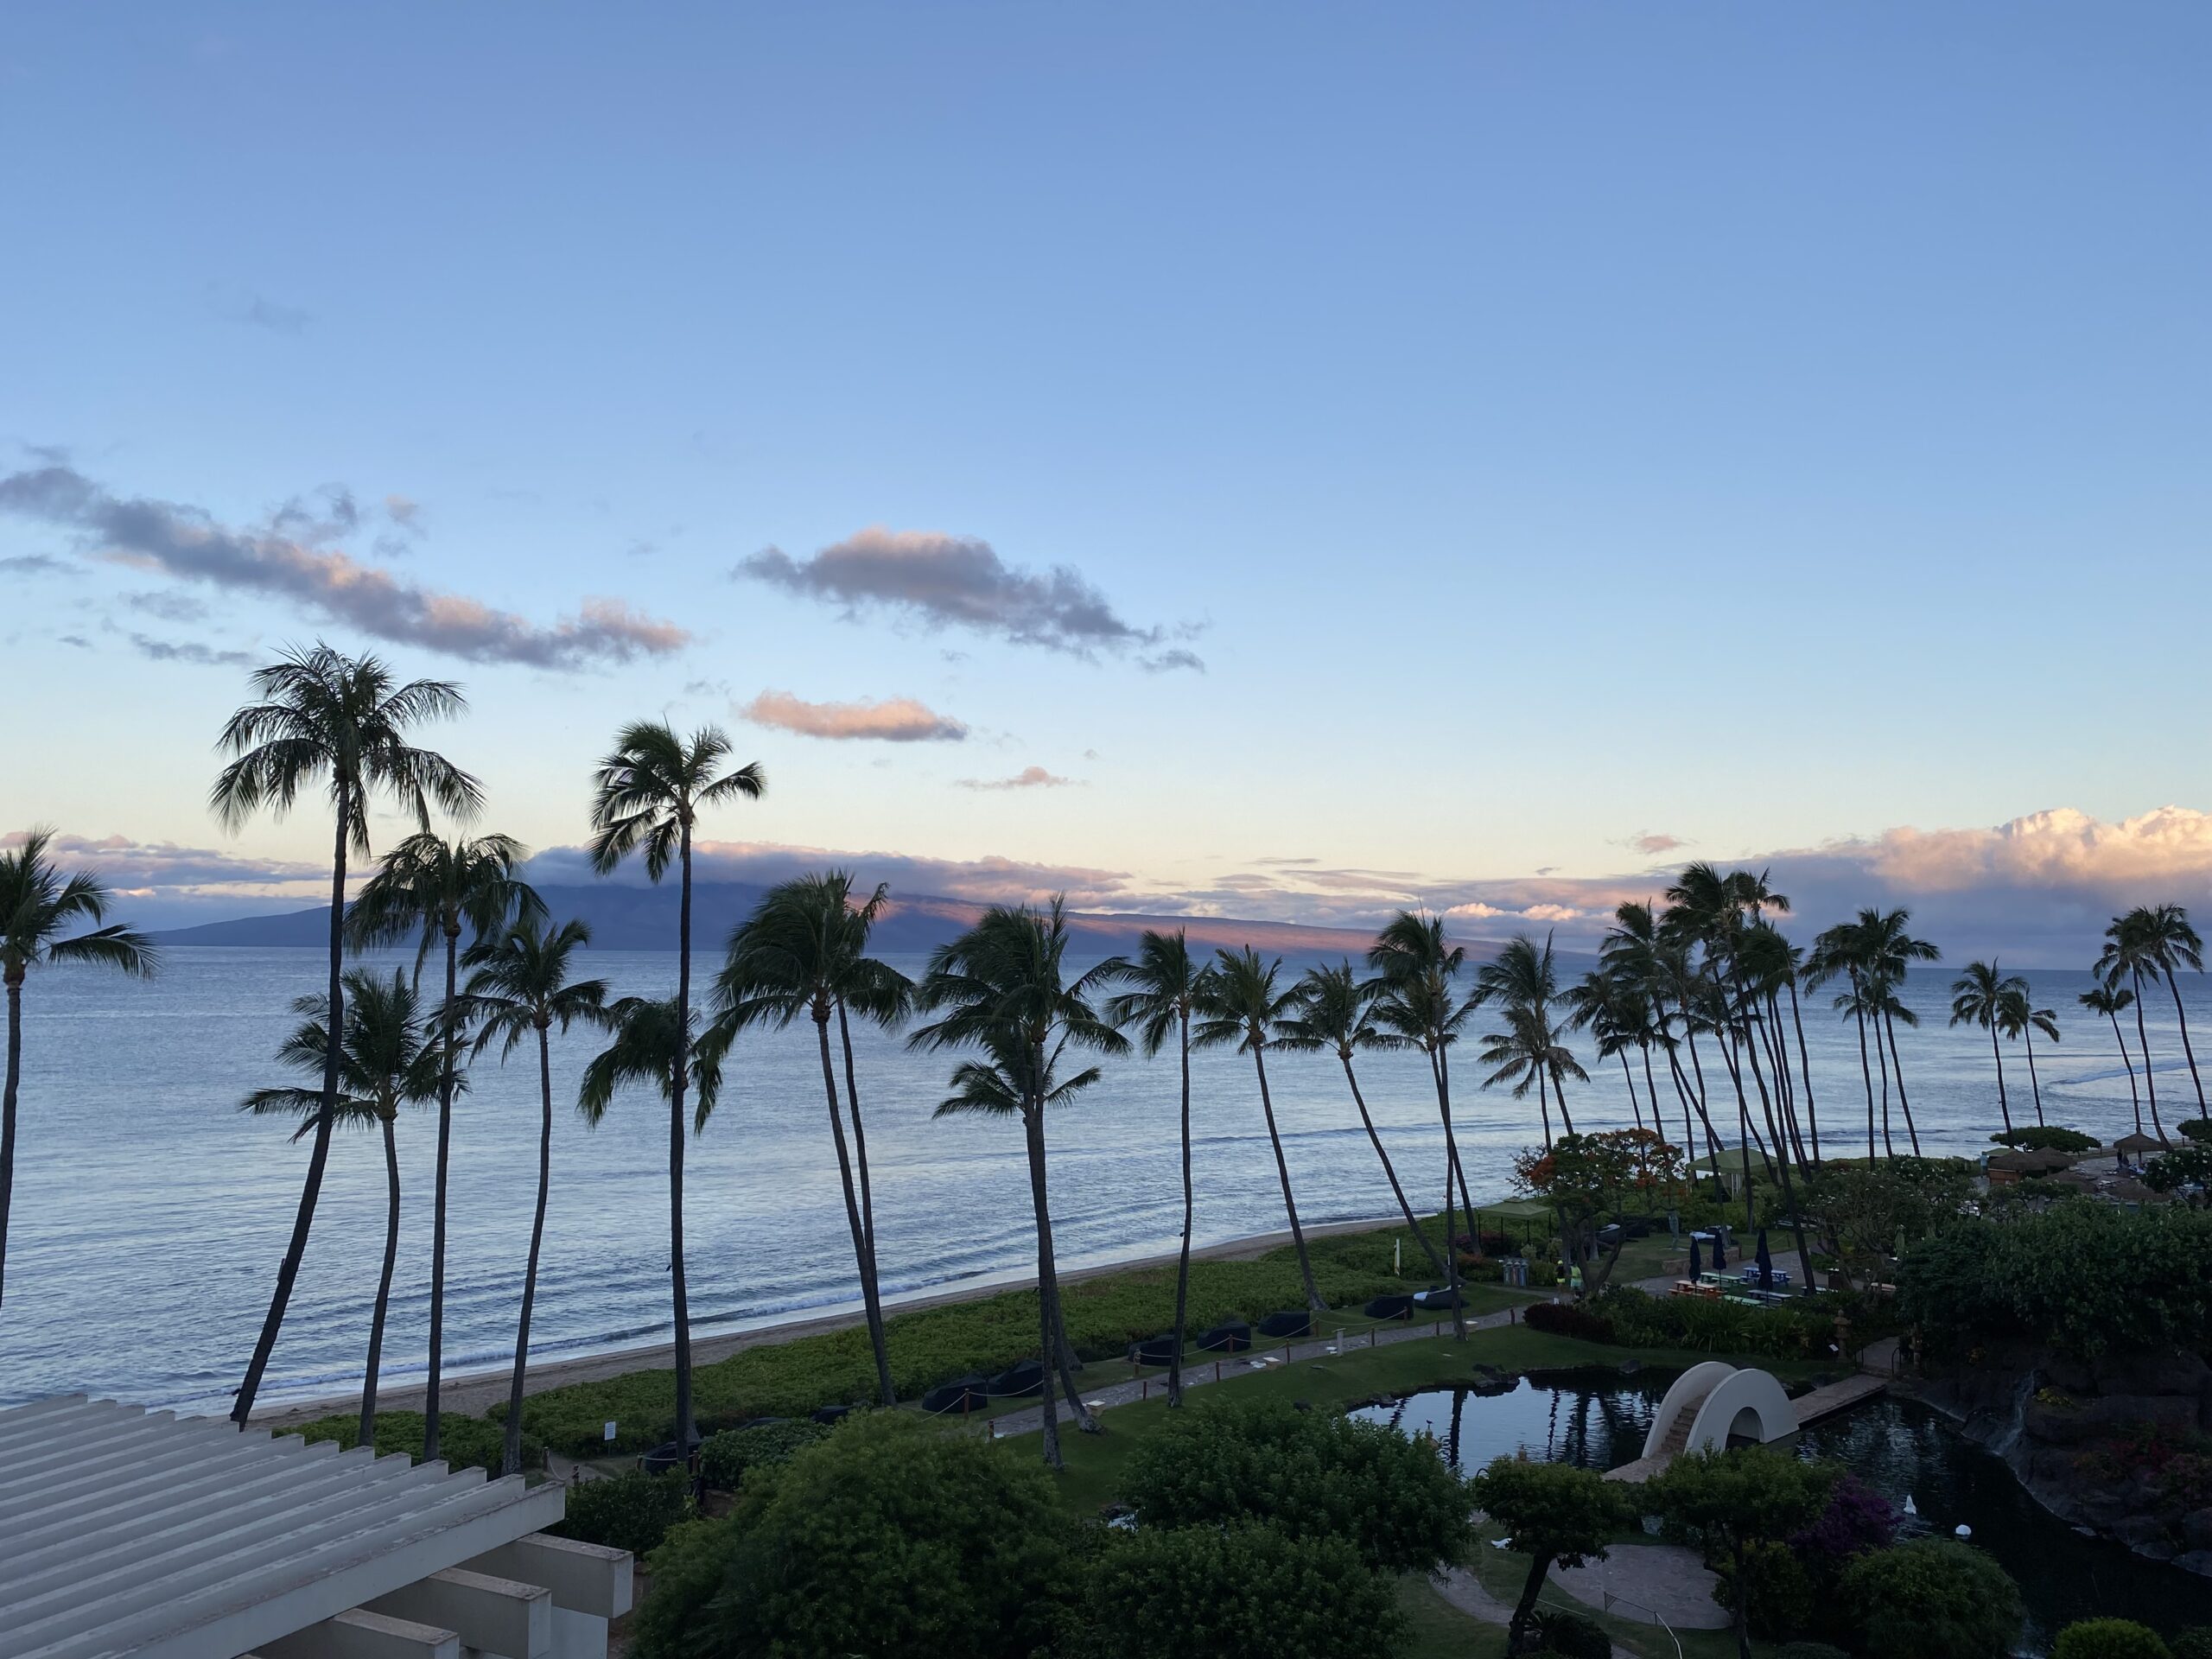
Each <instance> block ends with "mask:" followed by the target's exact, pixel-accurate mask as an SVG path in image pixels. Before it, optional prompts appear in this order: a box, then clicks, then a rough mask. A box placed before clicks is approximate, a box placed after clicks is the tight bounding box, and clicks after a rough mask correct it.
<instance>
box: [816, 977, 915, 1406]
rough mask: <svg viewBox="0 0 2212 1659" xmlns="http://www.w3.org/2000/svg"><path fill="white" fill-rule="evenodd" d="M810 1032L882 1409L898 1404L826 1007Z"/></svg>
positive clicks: (819, 1014) (877, 1392)
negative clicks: (818, 1051)
mask: <svg viewBox="0 0 2212 1659" xmlns="http://www.w3.org/2000/svg"><path fill="white" fill-rule="evenodd" d="M814 1034H815V1036H816V1037H817V1039H819V1040H820V1044H821V1048H822V1092H823V1094H824V1095H825V1096H828V1097H829V1139H830V1141H831V1143H832V1144H833V1145H834V1146H836V1149H837V1180H838V1184H839V1185H841V1186H842V1187H843V1189H844V1193H845V1224H846V1225H847V1226H848V1227H849V1228H850V1229H851V1230H852V1235H853V1262H854V1266H855V1270H856V1271H857V1272H858V1273H859V1274H860V1278H861V1306H863V1307H864V1308H865V1309H866V1310H867V1316H868V1345H869V1346H870V1347H871V1348H872V1349H874V1351H875V1387H876V1394H877V1396H878V1397H879V1398H880V1400H881V1401H882V1402H883V1404H884V1407H885V1408H886V1409H888V1408H891V1407H892V1406H894V1405H896V1404H898V1403H899V1402H898V1401H897V1400H896V1399H895V1398H894V1397H893V1395H892V1392H891V1354H890V1351H889V1350H888V1349H887V1348H886V1347H885V1346H884V1341H883V1313H882V1310H881V1309H880V1307H878V1306H877V1305H876V1300H875V1275H874V1274H873V1273H871V1272H870V1271H869V1270H868V1268H869V1263H868V1234H867V1232H866V1231H865V1230H863V1229H862V1227H861V1205H860V1198H859V1196H858V1194H856V1193H855V1192H854V1190H853V1160H852V1159H851V1157H850V1156H849V1154H848V1153H847V1152H846V1149H845V1116H844V1114H843V1112H842V1111H841V1110H839V1109H838V1105H837V1073H836V1069H835V1068H834V1067H833V1066H832V1065H831V1064H830V1059H829V1010H828V1009H827V1008H823V1009H822V1010H821V1012H819V1013H818V1014H816V1015H815V1019H814Z"/></svg>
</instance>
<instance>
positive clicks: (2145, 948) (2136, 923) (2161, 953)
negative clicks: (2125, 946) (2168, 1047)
mask: <svg viewBox="0 0 2212 1659" xmlns="http://www.w3.org/2000/svg"><path fill="white" fill-rule="evenodd" d="M2113 926H2114V927H2116V928H2118V929H2119V930H2120V932H2121V934H2122V935H2123V936H2124V937H2126V938H2127V939H2128V940H2129V941H2130V942H2131V944H2132V946H2133V950H2134V951H2135V952H2136V954H2137V955H2138V956H2139V958H2140V960H2141V961H2142V962H2143V963H2145V966H2147V967H2149V968H2152V969H2155V970H2156V971H2155V972H2154V973H2153V975H2152V977H2153V978H2157V977H2160V976H2163V977H2164V980H2165V982H2166V988H2167V990H2169V991H2171V993H2172V994H2173V999H2174V1020H2175V1021H2176V1023H2177V1024H2178V1025H2179V1026H2180V1027H2181V1052H2182V1054H2183V1058H2186V1059H2187V1060H2188V1061H2189V1079H2190V1082H2191V1083H2192V1084H2195V1085H2196V1115H2197V1116H2199V1117H2212V1112H2208V1111H2207V1110H2206V1109H2205V1103H2204V1079H2203V1078H2202V1077H2199V1076H2198V1075H2197V1071H2196V1049H2195V1048H2193V1047H2192V1046H2190V1040H2189V1011H2188V1010H2187V1009H2186V1008H2184V1007H2183V1006H2182V1001H2181V982H2180V981H2179V980H2178V979H2177V978H2176V977H2175V969H2177V968H2194V969H2196V971H2197V972H2198V973H2200V974H2201V973H2202V972H2203V971H2204V941H2203V940H2202V939H2201V938H2198V937H2197V933H2196V929H2195V928H2193V927H2191V926H2190V925H2189V912H2187V911H2186V910H2183V908H2182V907H2181V906H2179V905H2139V906H2136V907H2135V908H2134V909H2133V910H2131V911H2129V912H2127V914H2126V915H2125V916H2122V917H2120V918H2119V919H2118V920H2117V921H2115V922H2114V923H2113Z"/></svg>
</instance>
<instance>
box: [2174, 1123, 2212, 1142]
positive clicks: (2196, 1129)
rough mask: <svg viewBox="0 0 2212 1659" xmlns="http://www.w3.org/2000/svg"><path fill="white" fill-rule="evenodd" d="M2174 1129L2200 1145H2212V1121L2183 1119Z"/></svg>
mask: <svg viewBox="0 0 2212 1659" xmlns="http://www.w3.org/2000/svg"><path fill="white" fill-rule="evenodd" d="M2174 1127H2175V1128H2177V1130H2179V1131H2180V1133H2182V1134H2183V1135H2187V1136H2188V1137H2189V1138H2190V1140H2192V1141H2196V1142H2198V1143H2199V1144H2200V1145H2207V1144H2212V1119H2207V1118H2202V1117H2184V1118H2183V1119H2182V1121H2181V1122H2179V1123H2177V1124H2176V1125H2175V1126H2174Z"/></svg>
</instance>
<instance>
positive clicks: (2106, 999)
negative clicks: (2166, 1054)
mask: <svg viewBox="0 0 2212 1659" xmlns="http://www.w3.org/2000/svg"><path fill="white" fill-rule="evenodd" d="M2075 1001H2078V1002H2079V1003H2081V1005H2082V1007H2085V1008H2087V1009H2088V1011H2089V1012H2090V1013H2092V1014H2102V1015H2104V1016H2105V1018H2106V1019H2107V1020H2110V1021H2111V1022H2112V1039H2113V1042H2114V1043H2116V1044H2118V1045H2119V1046H2120V1064H2121V1065H2124V1066H2126V1068H2127V1097H2128V1099H2129V1100H2130V1101H2132V1102H2133V1103H2134V1106H2135V1133H2136V1134H2138V1135H2140V1134H2142V1133H2143V1091H2142V1090H2139V1089H2138V1088H2137V1087H2136V1086H2135V1061H2134V1059H2133V1057H2132V1056H2131V1055H2130V1054H2129V1053H2128V1052H2127V1039H2126V1037H2124V1036H2122V1035H2121V1034H2120V1014H2122V1013H2123V1012H2124V1011H2126V1009H2127V1008H2129V1007H2132V1006H2133V1004H2134V1001H2135V993H2134V992H2133V991H2131V990H2129V989H2128V988H2127V987H2126V986H2125V985H2097V986H2093V987H2092V988H2089V989H2088V990H2086V991H2084V992H2082V994H2081V995H2080V996H2078V997H2076V998H2075ZM2160 1138H2161V1139H2163V1138H2164V1137H2163V1136H2161V1137H2160Z"/></svg>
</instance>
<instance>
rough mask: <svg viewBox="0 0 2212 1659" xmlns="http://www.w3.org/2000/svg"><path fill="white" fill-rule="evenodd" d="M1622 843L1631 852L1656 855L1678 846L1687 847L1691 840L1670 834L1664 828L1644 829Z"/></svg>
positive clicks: (1668, 851) (1669, 851)
mask: <svg viewBox="0 0 2212 1659" xmlns="http://www.w3.org/2000/svg"><path fill="white" fill-rule="evenodd" d="M1621 845H1623V846H1624V847H1626V848H1628V849H1630V851H1631V852H1638V853H1648V854H1650V855H1653V856H1655V857H1656V855H1659V854H1661V853H1671V852H1673V851H1674V850H1675V849H1676V848H1678V847H1687V846H1688V845H1689V842H1687V841H1684V840H1683V839H1682V838H1681V836H1670V835H1668V834H1666V833H1665V832H1664V831H1662V830H1657V829H1643V830H1639V831H1637V833H1636V834H1635V835H1632V836H1630V837H1629V838H1628V839H1627V840H1626V841H1624V842H1622V843H1621Z"/></svg>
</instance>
